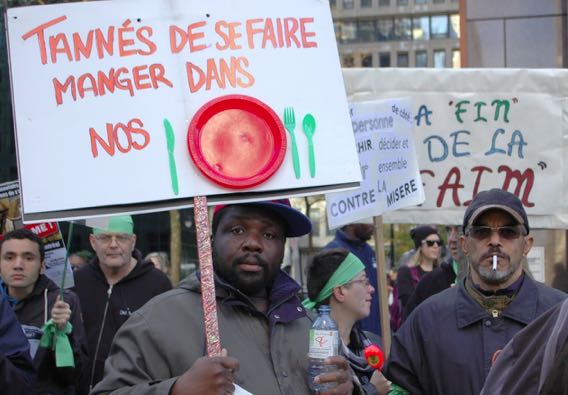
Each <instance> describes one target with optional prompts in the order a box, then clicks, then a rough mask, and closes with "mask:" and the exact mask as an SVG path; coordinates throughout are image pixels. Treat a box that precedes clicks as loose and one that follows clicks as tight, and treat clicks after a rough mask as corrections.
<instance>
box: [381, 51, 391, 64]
mask: <svg viewBox="0 0 568 395" xmlns="http://www.w3.org/2000/svg"><path fill="white" fill-rule="evenodd" d="M390 66H391V54H390V52H380V53H379V67H390Z"/></svg>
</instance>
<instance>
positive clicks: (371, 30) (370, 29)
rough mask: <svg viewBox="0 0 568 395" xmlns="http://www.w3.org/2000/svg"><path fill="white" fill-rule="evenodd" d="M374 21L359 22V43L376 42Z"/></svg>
mask: <svg viewBox="0 0 568 395" xmlns="http://www.w3.org/2000/svg"><path fill="white" fill-rule="evenodd" d="M376 35H377V33H376V32H375V21H361V22H359V33H358V34H357V38H358V39H359V41H360V42H363V43H370V42H373V41H375V40H376Z"/></svg>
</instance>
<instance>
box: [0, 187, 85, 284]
mask: <svg viewBox="0 0 568 395" xmlns="http://www.w3.org/2000/svg"><path fill="white" fill-rule="evenodd" d="M0 207H2V211H1V212H0V216H1V220H0V221H1V223H2V230H1V232H0V238H2V237H3V236H4V234H5V233H7V232H10V231H12V230H14V229H19V228H22V227H25V228H27V229H29V230H31V231H32V232H34V233H35V234H36V235H38V236H39V237H41V239H42V241H43V245H44V249H45V258H44V260H45V272H44V274H45V275H46V276H47V277H49V278H50V279H51V280H52V281H53V282H55V283H56V284H57V285H61V280H62V277H63V273H64V271H65V284H64V286H65V288H70V287H73V286H74V285H75V281H74V279H73V272H72V270H71V266H70V265H67V266H65V258H66V256H67V250H66V248H65V243H64V241H63V236H62V235H61V232H60V230H59V226H58V225H57V223H55V222H41V223H35V224H25V225H24V224H23V223H22V218H21V213H20V185H19V183H18V181H10V182H7V183H4V184H0ZM65 268H67V269H65Z"/></svg>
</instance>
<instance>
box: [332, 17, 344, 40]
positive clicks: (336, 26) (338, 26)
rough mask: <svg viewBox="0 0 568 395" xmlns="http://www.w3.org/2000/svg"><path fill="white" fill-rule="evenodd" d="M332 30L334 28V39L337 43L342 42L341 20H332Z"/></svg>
mask: <svg viewBox="0 0 568 395" xmlns="http://www.w3.org/2000/svg"><path fill="white" fill-rule="evenodd" d="M333 30H335V41H337V42H338V43H340V42H342V40H341V31H342V30H343V22H340V21H334V22H333Z"/></svg>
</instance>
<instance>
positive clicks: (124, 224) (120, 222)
mask: <svg viewBox="0 0 568 395" xmlns="http://www.w3.org/2000/svg"><path fill="white" fill-rule="evenodd" d="M99 233H126V234H129V235H133V234H134V223H133V222H132V217H131V216H130V215H121V216H118V217H110V218H109V219H108V224H107V226H106V227H105V228H94V229H93V234H94V235H98V234H99Z"/></svg>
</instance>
